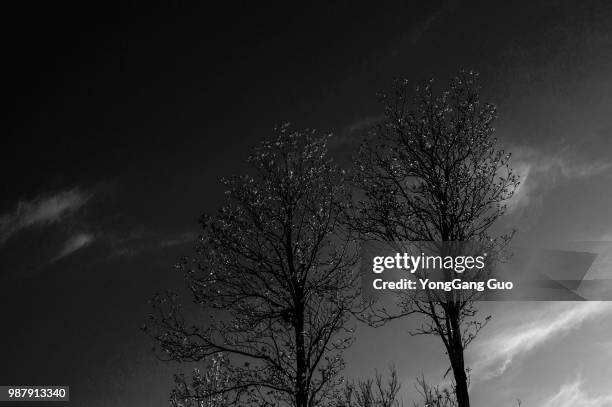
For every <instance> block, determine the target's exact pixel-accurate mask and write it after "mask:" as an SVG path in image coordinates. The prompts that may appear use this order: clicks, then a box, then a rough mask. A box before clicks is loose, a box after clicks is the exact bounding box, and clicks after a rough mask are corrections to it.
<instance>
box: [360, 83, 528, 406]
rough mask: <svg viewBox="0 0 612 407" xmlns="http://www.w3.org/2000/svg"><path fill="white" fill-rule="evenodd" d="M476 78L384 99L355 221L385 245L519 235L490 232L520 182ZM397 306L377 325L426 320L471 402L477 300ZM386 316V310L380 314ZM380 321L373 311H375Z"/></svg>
mask: <svg viewBox="0 0 612 407" xmlns="http://www.w3.org/2000/svg"><path fill="white" fill-rule="evenodd" d="M476 78H477V75H476V74H474V73H471V72H470V73H463V74H461V75H460V76H459V77H456V78H454V79H453V80H452V81H451V83H450V87H449V88H448V89H447V90H445V91H443V92H441V93H439V94H435V93H434V90H433V86H432V81H430V82H428V83H426V84H425V85H423V86H419V87H417V88H416V93H415V96H414V97H412V95H413V89H411V87H410V86H409V85H408V82H407V81H403V80H402V81H398V82H397V84H396V86H395V88H394V90H393V93H391V94H390V95H386V96H385V97H384V103H385V119H384V120H383V121H382V122H381V123H380V124H379V125H378V126H377V127H376V128H375V129H374V133H375V136H376V137H375V138H374V140H375V141H371V142H367V143H365V144H364V145H363V146H362V149H361V151H360V154H359V159H358V161H357V165H356V176H355V181H356V184H357V187H358V189H359V190H360V191H361V192H360V193H359V194H358V198H356V199H354V207H353V210H354V216H353V218H352V219H351V224H352V226H353V228H354V229H355V230H357V231H358V232H359V233H360V234H361V236H362V237H363V238H364V239H369V240H374V241H379V242H402V241H410V242H414V241H432V242H456V241H461V242H466V241H470V242H476V243H478V244H480V245H483V247H486V248H487V250H490V251H491V253H494V252H496V251H499V250H500V249H501V248H502V247H503V246H504V245H505V244H506V243H507V242H508V240H509V239H510V238H511V236H512V233H510V234H507V235H502V236H498V237H495V238H494V237H492V236H490V235H489V233H488V232H489V229H490V226H491V225H492V224H493V223H494V222H495V220H496V219H498V218H499V217H500V216H501V215H502V214H503V213H504V212H505V210H506V205H505V202H506V201H507V200H508V199H510V198H511V197H512V195H513V192H514V190H515V188H516V187H517V185H518V177H517V176H516V175H515V174H514V173H513V172H512V169H511V168H510V167H509V159H510V154H506V153H505V152H504V151H503V150H501V149H499V148H498V147H497V146H496V143H497V140H496V139H495V138H494V137H493V133H494V128H493V121H494V120H495V118H496V109H495V107H494V106H493V105H491V104H483V103H481V102H480V100H479V91H478V87H477V85H476ZM397 305H398V307H397V308H398V309H396V310H394V311H393V312H392V311H388V310H382V312H376V313H375V314H373V318H372V319H371V322H372V323H373V324H380V323H385V322H387V321H389V320H391V319H395V318H399V317H403V316H407V315H411V314H421V315H423V316H424V317H425V318H424V321H425V322H424V323H423V325H422V327H421V328H420V329H418V330H416V331H414V332H412V333H413V334H433V335H437V336H439V337H440V338H441V339H442V341H443V343H444V347H445V349H446V353H447V354H448V356H449V359H450V365H451V368H452V371H453V374H454V380H455V383H456V393H457V402H458V406H459V407H468V406H469V405H470V402H469V395H468V379H467V374H466V370H465V363H464V356H463V352H464V349H465V347H466V346H467V345H468V344H469V343H470V342H471V341H472V340H473V339H474V337H475V336H476V334H477V333H478V331H479V330H480V329H481V328H482V326H483V324H484V323H486V321H487V320H488V318H487V319H485V320H479V319H478V318H476V309H475V307H474V297H473V296H472V295H463V294H462V293H461V292H459V290H453V291H452V292H451V293H448V294H445V295H442V296H439V295H436V293H427V296H426V297H425V298H418V297H416V296H411V295H410V294H405V293H402V294H400V297H399V298H398V301H397ZM379 311H381V310H380V309H379ZM371 317H372V315H371Z"/></svg>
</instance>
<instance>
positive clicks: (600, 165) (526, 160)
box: [509, 148, 612, 212]
mask: <svg viewBox="0 0 612 407" xmlns="http://www.w3.org/2000/svg"><path fill="white" fill-rule="evenodd" d="M513 153H514V154H513V155H514V157H515V158H514V159H513V160H512V162H511V165H512V167H513V169H514V170H515V172H516V173H517V174H518V175H519V176H520V178H521V185H520V186H519V188H518V189H517V190H516V191H515V193H514V196H513V197H512V200H511V201H510V203H509V209H510V211H511V212H512V211H517V210H519V209H523V208H526V207H528V206H530V205H537V204H539V203H541V202H542V198H543V195H544V194H545V193H546V192H547V191H550V190H551V189H552V188H555V187H558V186H562V185H566V184H568V183H570V182H574V181H581V180H585V179H588V178H591V177H595V176H598V175H602V174H605V173H607V172H608V171H610V170H612V163H610V162H604V161H598V160H587V159H584V158H583V159H581V158H578V157H575V156H572V155H571V154H569V153H565V152H564V151H561V152H557V153H556V154H543V153H542V152H541V151H538V150H536V149H532V148H517V149H514V151H513Z"/></svg>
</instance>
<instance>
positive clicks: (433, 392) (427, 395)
mask: <svg viewBox="0 0 612 407" xmlns="http://www.w3.org/2000/svg"><path fill="white" fill-rule="evenodd" d="M415 387H416V389H417V392H418V393H419V395H420V396H421V397H422V398H423V406H424V407H457V397H456V391H455V389H454V388H452V387H451V388H450V389H449V388H447V387H444V388H441V387H440V386H439V385H431V384H429V383H427V381H426V380H425V376H421V377H418V378H417V383H416V385H415ZM414 407H420V406H419V405H418V404H417V403H414Z"/></svg>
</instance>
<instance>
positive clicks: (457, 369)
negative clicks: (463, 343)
mask: <svg viewBox="0 0 612 407" xmlns="http://www.w3.org/2000/svg"><path fill="white" fill-rule="evenodd" d="M453 359H454V360H452V361H451V367H452V368H453V375H454V377H455V386H456V388H455V394H456V396H457V405H458V407H470V396H469V394H468V384H467V375H466V373H465V364H464V362H463V349H461V350H459V352H458V353H457V354H456V355H455V356H454V357H453Z"/></svg>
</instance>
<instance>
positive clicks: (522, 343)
mask: <svg viewBox="0 0 612 407" xmlns="http://www.w3.org/2000/svg"><path fill="white" fill-rule="evenodd" d="M610 311H612V306H610V305H609V304H607V303H605V302H594V301H592V302H582V303H579V304H576V305H574V304H571V305H569V306H568V305H565V304H559V303H556V304H553V305H551V306H550V307H548V308H547V309H546V310H545V311H544V312H539V313H538V314H536V315H533V316H532V317H531V320H529V321H528V322H525V323H522V324H519V325H514V324H512V326H511V327H509V328H507V329H504V330H501V331H498V333H496V334H495V335H494V336H492V337H490V338H488V339H487V340H485V341H484V342H480V343H479V344H475V345H476V346H475V347H474V352H475V353H476V355H477V357H476V361H475V363H474V364H473V367H474V371H473V373H474V376H475V377H477V378H478V379H481V380H487V379H490V378H493V377H497V376H499V375H501V374H503V373H504V372H505V371H506V369H508V367H509V366H510V365H511V363H512V362H513V361H514V360H515V359H517V358H520V357H521V356H524V355H525V354H527V353H528V352H530V351H531V350H533V349H534V348H536V347H539V346H542V345H543V344H544V343H546V342H548V341H550V340H552V339H558V338H559V337H561V336H562V335H564V334H567V333H568V332H570V331H572V330H574V329H576V328H578V327H579V326H580V325H581V324H583V323H585V322H587V321H588V320H591V319H593V318H594V317H595V316H598V315H601V314H603V313H606V312H610Z"/></svg>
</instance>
